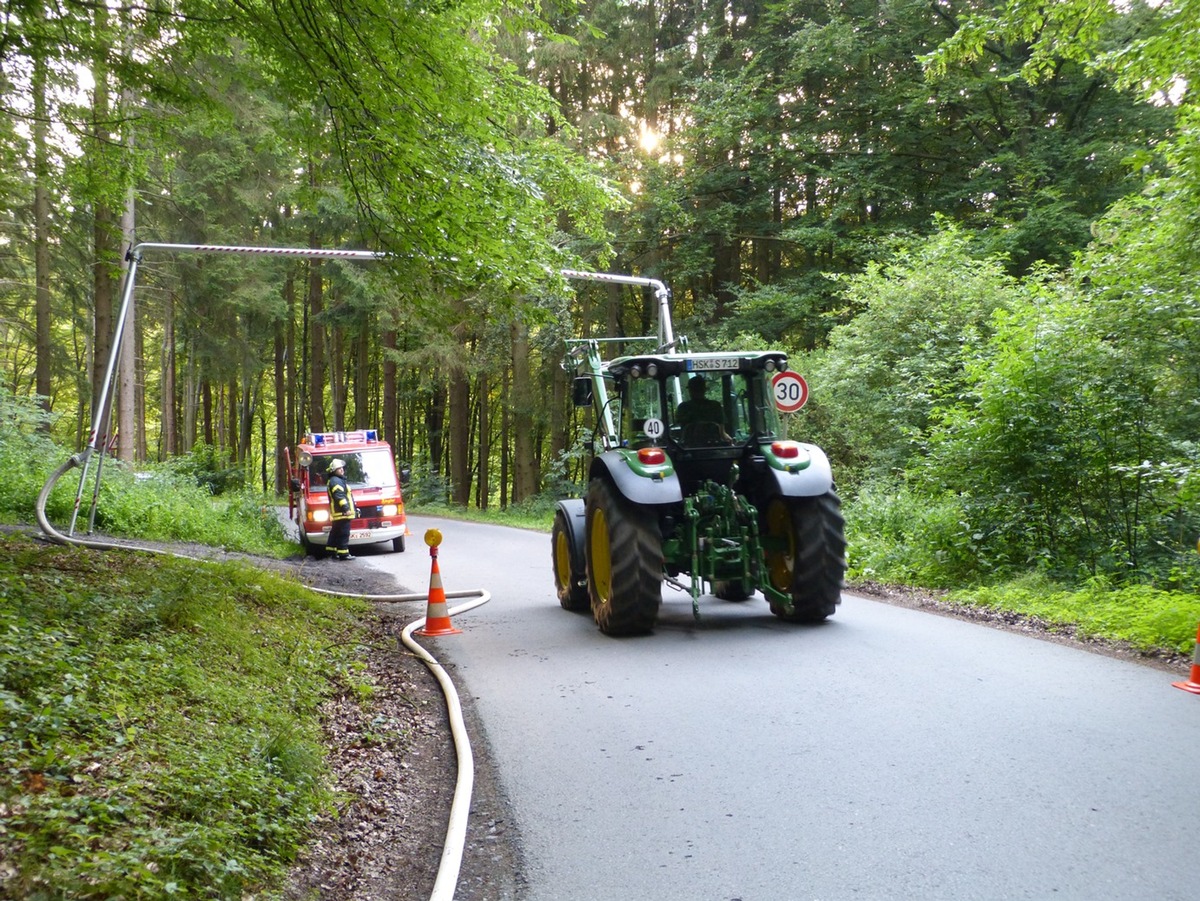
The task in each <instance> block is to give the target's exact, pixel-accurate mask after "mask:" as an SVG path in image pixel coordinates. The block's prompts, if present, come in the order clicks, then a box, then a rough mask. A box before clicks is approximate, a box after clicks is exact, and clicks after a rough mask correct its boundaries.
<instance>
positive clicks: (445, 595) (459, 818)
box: [36, 454, 491, 901]
mask: <svg viewBox="0 0 1200 901" xmlns="http://www.w3.org/2000/svg"><path fill="white" fill-rule="evenodd" d="M82 462H83V460H82V459H81V456H80V455H78V454H77V455H74V456H72V457H71V458H70V459H69V460H67V461H66V462H65V463H64V464H62V465H61V466H60V467H59V468H58V469H56V470H55V471H54V472H53V473H52V474H51V475H50V477H49V478H48V479H47V480H46V484H45V485H43V486H42V490H41V492H40V493H39V494H38V497H37V504H36V515H37V522H38V526H39V527H40V528H41V530H42V532H43V533H44V534H45V535H46V537H47V538H48V539H49V540H51V541H53V542H55V543H57V544H64V545H79V546H81V547H89V548H95V549H98V550H123V551H137V552H141V553H148V554H161V555H166V556H171V557H178V558H181V559H185V560H195V561H196V562H198V563H208V562H211V561H207V560H205V559H203V558H201V557H192V556H190V555H188V554H180V553H176V552H173V551H165V550H162V549H160V548H154V547H147V546H142V545H137V544H126V543H121V542H113V541H102V540H98V539H94V538H87V539H82V538H76V537H74V536H73V535H72V536H68V535H64V534H63V533H62V532H60V531H59V530H58V529H56V528H55V527H54V526H53V524H51V522H50V520H49V518H48V517H47V516H46V503H47V501H48V499H49V497H50V493H51V492H52V491H53V490H54V486H55V485H56V484H57V482H58V481H59V479H61V478H62V477H63V476H64V475H66V473H68V472H70V471H71V470H72V469H74V468H76V467H77V466H80V465H82ZM431 531H436V530H431ZM440 541H441V535H440V533H438V534H437V536H436V541H434V540H432V538H431V536H428V535H427V536H426V543H427V544H429V545H430V556H431V557H432V558H433V573H432V575H433V576H438V578H437V579H436V584H435V580H434V579H433V578H431V580H430V591H429V592H427V593H424V594H421V593H411V594H389V595H377V594H376V595H361V594H351V593H349V592H344V591H326V590H324V589H320V588H310V589H309V590H310V591H316V592H318V593H320V594H327V595H334V596H338V597H351V598H356V599H360V600H366V601H374V602H379V603H398V602H402V601H426V602H427V603H428V607H427V613H426V615H425V616H423V617H421V618H420V619H417V620H414V621H413V622H411V623H409V624H408V625H407V626H405V628H404V630H403V632H402V633H401V635H400V641H401V642H402V643H403V644H404V646H405V647H407V648H408V649H409V650H410V651H412V653H413V654H415V655H416V656H417V657H418V658H419V659H420V660H421V662H422V663H424V664H425V666H426V668H427V669H428V670H429V671H430V672H431V673H432V674H433V677H434V678H435V679H436V680H437V682H438V685H439V687H440V688H441V690H442V694H443V695H444V696H445V698H446V707H447V712H448V717H449V723H450V735H451V737H452V739H453V741H454V753H455V762H456V764H457V777H456V779H455V785H454V799H453V801H452V802H451V805H450V815H449V818H448V820H447V825H446V837H445V841H444V842H443V845H442V856H441V860H440V862H439V864H438V872H437V878H436V879H435V881H434V885H433V891H432V893H431V894H430V896H429V899H430V901H450V899H452V898H453V897H454V892H455V889H456V888H457V885H458V874H459V870H460V868H461V866H462V858H463V849H464V847H465V845H466V835H467V821H468V818H469V814H470V809H471V793H472V791H473V789H474V784H475V763H474V759H473V757H472V754H471V741H470V737H469V736H468V734H467V728H466V723H465V721H464V719H463V712H462V704H461V702H460V700H459V696H458V691H457V690H456V689H455V687H454V683H453V682H452V681H451V679H450V676H449V675H448V674H447V673H446V671H445V669H444V668H443V667H442V665H441V664H440V663H439V662H438V661H437V659H436V658H435V657H434V656H433V655H432V654H430V653H429V652H428V651H427V650H425V648H424V647H422V646H421V645H420V644H419V643H418V642H417V641H416V639H415V638H413V634H414V633H416V634H418V635H420V634H422V631H421V630H426V629H427V627H429V626H430V625H431V623H432V621H433V620H434V619H435V617H437V618H438V621H439V622H441V616H442V615H444V617H445V619H446V622H445V625H446V626H447V627H448V621H449V618H450V617H453V616H455V615H457V614H460V613H466V612H468V611H470V610H474V609H475V608H476V607H481V606H483V605H484V604H486V603H487V602H488V601H490V600H491V594H490V593H489V592H487V591H485V590H483V589H471V590H465V591H452V592H446V591H442V588H441V579H440V576H439V575H438V571H437V543H440ZM450 598H454V599H459V598H470V599H471V600H469V601H467V602H466V603H463V604H458V605H456V606H454V607H449V608H446V606H445V602H446V600H447V599H450ZM451 631H457V630H455V629H452V628H449V629H448V630H447V631H437V630H433V629H430V630H429V631H426V632H425V634H429V635H437V634H449V633H450V632H451Z"/></svg>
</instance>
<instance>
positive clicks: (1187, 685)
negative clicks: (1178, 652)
mask: <svg viewBox="0 0 1200 901" xmlns="http://www.w3.org/2000/svg"><path fill="white" fill-rule="evenodd" d="M1171 684H1172V685H1174V686H1175V687H1176V688H1182V689H1183V690H1184V691H1190V692H1191V693H1192V694H1194V695H1200V626H1197V627H1196V650H1195V651H1194V652H1193V653H1192V674H1191V675H1190V676H1188V680H1187V681H1186V682H1172V683H1171Z"/></svg>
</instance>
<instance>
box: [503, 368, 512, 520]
mask: <svg viewBox="0 0 1200 901" xmlns="http://www.w3.org/2000/svg"><path fill="white" fill-rule="evenodd" d="M508 373H509V370H508V367H507V366H506V367H505V368H504V374H503V376H502V377H501V380H500V398H501V403H500V509H501V510H506V509H508V499H509V496H510V492H509V467H508V461H509V456H510V448H509V438H510V433H511V426H512V416H511V415H510V410H511V409H512V404H511V403H510V401H511V398H510V397H509V393H508V389H509V385H510V384H511V383H510V382H509V377H508Z"/></svg>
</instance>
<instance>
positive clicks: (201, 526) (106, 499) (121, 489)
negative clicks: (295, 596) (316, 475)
mask: <svg viewBox="0 0 1200 901" xmlns="http://www.w3.org/2000/svg"><path fill="white" fill-rule="evenodd" d="M274 504H275V501H274V499H273V498H263V497H259V496H257V495H255V494H253V493H251V492H249V491H239V492H231V493H227V494H223V495H220V496H218V497H214V496H213V495H211V494H210V493H209V491H208V489H207V488H206V487H205V486H203V485H199V484H197V483H196V482H195V481H194V479H193V477H192V476H191V475H190V474H185V475H180V474H178V473H174V472H172V471H171V468H170V467H169V466H167V465H164V466H161V467H156V468H154V469H149V470H143V471H142V472H139V473H137V474H133V473H130V472H128V471H124V470H120V469H117V468H115V467H112V468H109V469H108V470H107V471H106V472H105V473H104V475H103V478H102V479H101V492H100V503H99V506H98V507H97V513H96V528H97V529H98V530H100V531H101V532H105V533H107V534H111V535H125V536H136V537H139V538H147V539H151V540H161V541H196V542H200V543H202V544H210V545H213V546H220V547H224V548H226V549H228V550H237V551H246V552H252V553H263V552H264V551H268V552H273V553H278V554H279V555H280V556H286V555H287V554H289V553H294V552H295V545H294V544H293V543H291V542H289V541H287V540H286V539H285V537H284V536H285V532H284V529H283V525H282V523H281V522H280V521H279V518H278V517H277V516H276V514H275V508H274Z"/></svg>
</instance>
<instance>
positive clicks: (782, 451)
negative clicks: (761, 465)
mask: <svg viewBox="0 0 1200 901" xmlns="http://www.w3.org/2000/svg"><path fill="white" fill-rule="evenodd" d="M771 453H773V454H774V455H775V456H776V457H778V458H779V459H780V460H794V459H795V458H796V457H799V456H800V443H799V442H798V441H775V442H773V443H772V444H771Z"/></svg>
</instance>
